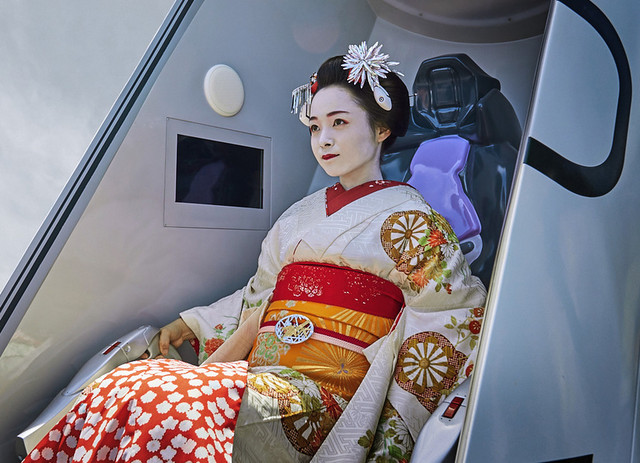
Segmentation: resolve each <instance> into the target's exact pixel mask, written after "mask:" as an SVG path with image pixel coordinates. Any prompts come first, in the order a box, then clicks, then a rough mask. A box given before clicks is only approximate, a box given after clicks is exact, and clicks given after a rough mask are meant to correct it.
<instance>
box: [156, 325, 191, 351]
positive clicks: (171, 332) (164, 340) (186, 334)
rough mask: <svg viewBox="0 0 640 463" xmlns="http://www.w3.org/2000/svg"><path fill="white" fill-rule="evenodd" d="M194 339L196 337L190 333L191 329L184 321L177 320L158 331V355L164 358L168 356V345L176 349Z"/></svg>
mask: <svg viewBox="0 0 640 463" xmlns="http://www.w3.org/2000/svg"><path fill="white" fill-rule="evenodd" d="M195 337H196V335H195V334H194V333H193V331H191V328H189V326H188V325H187V324H186V323H185V322H184V320H182V318H178V319H177V320H174V321H172V322H171V323H169V324H168V325H165V326H163V327H162V328H161V329H160V337H159V339H158V347H159V348H160V353H161V354H162V355H163V356H166V355H167V354H169V344H171V345H172V346H173V347H175V348H178V347H180V346H181V345H182V343H183V342H184V341H188V340H190V339H193V338H195Z"/></svg>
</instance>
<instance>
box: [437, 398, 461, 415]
mask: <svg viewBox="0 0 640 463" xmlns="http://www.w3.org/2000/svg"><path fill="white" fill-rule="evenodd" d="M462 402H464V399H463V398H462V397H454V398H453V400H452V401H451V403H450V404H449V406H448V407H447V409H446V410H445V411H444V413H443V414H442V416H443V417H445V418H449V419H451V418H453V417H454V416H456V413H458V409H459V408H460V405H462Z"/></svg>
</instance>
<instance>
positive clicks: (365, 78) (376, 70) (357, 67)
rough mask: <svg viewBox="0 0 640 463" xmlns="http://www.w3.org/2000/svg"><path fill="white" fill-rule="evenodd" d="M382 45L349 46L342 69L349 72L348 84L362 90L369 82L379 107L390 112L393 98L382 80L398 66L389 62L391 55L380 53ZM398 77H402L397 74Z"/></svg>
mask: <svg viewBox="0 0 640 463" xmlns="http://www.w3.org/2000/svg"><path fill="white" fill-rule="evenodd" d="M381 49H382V44H378V42H376V43H375V44H374V45H372V46H371V47H369V48H367V42H362V43H361V44H360V45H349V52H348V53H347V54H346V55H345V57H344V62H343V63H342V67H343V68H344V69H345V70H348V71H349V77H348V79H347V81H348V82H350V83H352V84H354V85H358V84H360V88H362V87H363V86H364V84H365V82H367V83H368V84H369V87H371V90H372V91H373V96H374V97H375V99H376V102H377V103H378V105H379V106H380V107H381V108H382V109H384V110H386V111H390V110H391V107H392V103H391V98H389V94H388V93H387V91H386V90H385V89H384V88H382V86H381V85H380V81H379V79H380V78H383V79H384V78H385V77H386V76H387V73H389V72H391V68H390V66H397V65H398V64H399V63H397V62H396V61H387V59H388V58H389V55H387V54H383V53H380V50H381ZM396 74H398V75H402V74H400V73H399V72H396Z"/></svg>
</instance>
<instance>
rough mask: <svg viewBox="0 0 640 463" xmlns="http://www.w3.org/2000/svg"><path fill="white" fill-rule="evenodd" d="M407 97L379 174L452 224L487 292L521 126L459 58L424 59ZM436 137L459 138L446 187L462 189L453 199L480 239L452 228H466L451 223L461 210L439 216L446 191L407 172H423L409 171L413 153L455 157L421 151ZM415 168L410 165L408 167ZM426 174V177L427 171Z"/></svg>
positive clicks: (472, 66) (478, 72) (489, 82)
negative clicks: (401, 130) (400, 133)
mask: <svg viewBox="0 0 640 463" xmlns="http://www.w3.org/2000/svg"><path fill="white" fill-rule="evenodd" d="M413 93H414V95H415V100H414V104H413V106H412V110H411V124H410V127H409V130H408V131H407V135H406V136H404V137H402V138H399V139H398V140H397V141H396V144H395V145H394V148H395V151H394V152H392V153H387V154H385V155H384V156H383V158H382V166H381V167H382V172H383V175H384V176H385V178H387V179H389V180H399V181H405V182H407V181H408V182H409V183H411V184H413V185H414V186H415V187H416V188H417V189H418V190H419V191H420V192H421V193H422V194H423V196H424V197H425V199H426V200H427V202H429V203H431V204H433V205H434V207H435V208H436V210H438V212H440V213H441V214H442V215H443V216H445V217H446V218H447V219H448V220H449V221H450V222H451V223H452V226H453V228H454V230H455V231H456V233H458V235H459V236H461V237H463V239H462V240H461V241H462V243H461V245H462V249H463V251H464V252H465V255H466V256H467V259H468V260H469V261H470V265H471V270H472V272H473V273H474V274H475V275H477V276H478V277H480V279H481V280H482V281H483V283H484V284H485V285H486V286H488V285H489V279H490V277H491V272H492V270H493V261H494V259H495V253H496V248H497V245H498V241H499V239H500V233H501V230H502V223H503V221H504V215H505V211H506V207H507V201H508V198H509V192H510V190H511V181H512V178H513V172H514V169H515V163H516V159H517V153H518V146H519V143H520V137H521V135H522V129H521V127H520V123H519V121H518V118H517V116H516V114H515V111H514V110H513V107H512V106H511V104H510V103H509V101H508V100H507V99H506V97H505V96H504V95H503V94H502V93H501V92H500V82H499V81H498V80H497V79H495V78H493V77H491V76H489V75H488V74H486V73H485V72H484V71H483V70H482V69H480V67H479V66H478V65H477V64H476V63H475V62H474V61H473V60H472V59H471V58H469V56H467V55H465V54H455V55H446V56H439V57H436V58H431V59H428V60H425V61H423V62H422V64H421V65H420V67H419V69H418V72H417V73H416V77H415V80H414V83H413ZM441 137H449V138H452V137H453V138H457V137H459V138H460V139H463V140H466V142H467V143H468V145H469V146H468V152H466V154H465V157H464V159H461V161H462V163H463V166H462V168H461V169H458V170H457V171H453V172H455V175H456V176H457V177H459V178H455V179H451V181H450V182H448V183H449V184H451V185H454V184H457V185H460V186H461V189H460V190H461V192H462V193H463V194H464V195H465V197H464V198H463V197H459V196H456V198H458V199H459V200H460V201H462V202H464V201H466V200H467V199H468V201H469V204H470V205H471V206H472V208H473V210H474V212H475V214H476V215H477V217H478V218H479V222H480V231H479V234H476V235H474V234H473V232H471V231H469V229H464V230H460V229H458V230H456V226H455V224H456V223H461V222H465V223H467V224H468V223H469V219H468V217H467V218H465V219H464V220H460V218H459V217H457V215H460V214H463V213H464V214H468V213H469V210H468V208H467V207H453V208H447V207H446V206H445V207H444V210H443V206H442V205H441V204H442V202H443V201H442V199H441V196H442V195H446V192H444V191H434V189H433V188H430V189H429V188H427V189H425V188H424V187H423V186H422V185H426V184H431V185H434V183H436V182H434V181H430V180H424V179H423V180H422V181H421V180H420V178H419V177H416V176H415V175H414V174H417V175H418V176H419V175H423V174H422V173H417V172H412V162H413V161H414V156H415V155H416V152H417V151H418V149H419V148H420V149H421V152H422V153H423V157H422V159H423V161H420V162H422V163H424V162H426V161H425V160H428V159H431V160H433V159H437V156H448V155H454V154H452V153H453V152H456V153H458V151H459V150H453V151H448V150H447V149H446V144H445V143H439V144H438V147H437V149H438V150H439V151H433V149H435V147H436V145H435V144H433V145H432V146H428V144H427V145H425V142H427V141H430V140H434V139H438V138H441ZM456 146H457V145H456ZM427 150H428V151H427ZM463 151H464V150H463ZM460 152H461V151H460ZM425 153H428V154H425ZM455 155H456V156H462V154H455ZM453 163H454V162H453V161H451V162H449V161H447V162H443V163H442V164H453ZM416 164H417V163H416V162H413V168H414V169H415V168H416ZM421 165H424V164H421ZM422 171H424V169H422ZM428 171H429V172H430V173H431V174H433V169H428ZM456 194H457V193H456ZM436 205H440V207H439V208H438V207H437V206H436ZM460 211H464V212H460ZM471 215H473V214H471Z"/></svg>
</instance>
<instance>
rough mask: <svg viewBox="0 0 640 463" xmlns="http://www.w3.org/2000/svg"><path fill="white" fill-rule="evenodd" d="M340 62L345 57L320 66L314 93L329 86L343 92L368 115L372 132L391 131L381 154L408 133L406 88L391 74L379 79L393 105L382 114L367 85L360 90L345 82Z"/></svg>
mask: <svg viewBox="0 0 640 463" xmlns="http://www.w3.org/2000/svg"><path fill="white" fill-rule="evenodd" d="M343 60H344V56H334V57H333V58H329V59H328V60H326V61H325V62H324V63H322V66H320V69H318V75H317V84H318V88H317V90H316V92H317V91H320V90H321V89H323V88H325V87H330V86H332V85H336V86H339V87H341V88H344V89H346V90H347V91H348V92H349V93H350V94H351V96H352V97H353V99H354V100H355V102H356V103H357V104H358V105H359V106H360V107H361V108H363V109H364V110H365V111H366V112H367V114H368V115H369V123H370V125H371V130H372V131H373V132H375V130H376V128H377V127H384V128H388V129H389V130H390V131H391V135H389V136H388V137H387V138H386V139H385V140H384V141H383V142H382V153H383V154H384V153H385V152H386V151H387V149H388V148H389V147H391V145H392V144H393V142H394V141H395V140H396V138H398V137H402V136H403V135H404V134H405V133H407V128H408V127H409V92H408V91H407V87H406V86H405V85H404V82H402V79H400V77H398V75H397V74H396V73H395V72H393V71H391V72H389V73H387V77H385V78H380V79H379V82H380V85H381V86H382V87H383V88H384V89H385V90H386V91H387V93H388V94H389V97H390V98H391V103H392V107H391V110H390V111H385V110H384V109H382V108H381V107H380V106H378V103H376V99H375V97H374V96H373V90H372V89H371V87H369V84H368V83H365V84H364V86H363V87H362V88H360V84H352V83H350V82H347V78H348V77H349V71H347V70H345V69H343V68H342V63H343Z"/></svg>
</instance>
